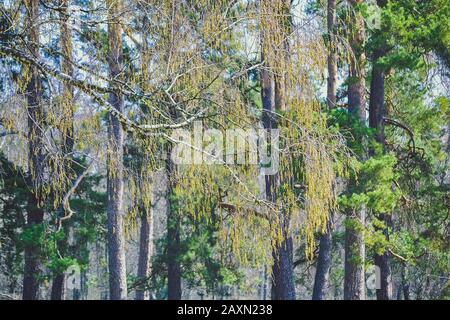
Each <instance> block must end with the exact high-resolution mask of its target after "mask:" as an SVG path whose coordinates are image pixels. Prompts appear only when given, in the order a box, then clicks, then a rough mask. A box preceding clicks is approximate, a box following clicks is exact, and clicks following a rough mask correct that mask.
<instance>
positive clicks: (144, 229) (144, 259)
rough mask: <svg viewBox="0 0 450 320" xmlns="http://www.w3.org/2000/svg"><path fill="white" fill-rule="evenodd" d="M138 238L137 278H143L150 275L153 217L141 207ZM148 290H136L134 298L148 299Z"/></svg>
mask: <svg viewBox="0 0 450 320" xmlns="http://www.w3.org/2000/svg"><path fill="white" fill-rule="evenodd" d="M143 212H144V213H143V214H142V217H141V228H140V239H139V262H138V274H137V275H138V279H141V280H145V279H147V278H148V277H149V275H150V267H151V264H150V259H151V256H152V252H153V217H152V216H151V214H147V212H146V210H145V209H143ZM149 298H150V295H149V292H148V290H145V289H142V288H139V289H138V290H136V300H148V299H149Z"/></svg>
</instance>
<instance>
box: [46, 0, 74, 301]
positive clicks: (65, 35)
mask: <svg viewBox="0 0 450 320" xmlns="http://www.w3.org/2000/svg"><path fill="white" fill-rule="evenodd" d="M59 19H60V22H59V26H60V44H61V52H62V54H63V57H62V59H61V71H62V72H63V73H64V74H67V75H69V76H73V66H72V64H71V63H70V61H69V59H70V58H71V57H72V36H71V32H70V28H69V25H68V20H69V16H68V0H61V5H60V11H59ZM63 86H64V87H63V93H62V95H63V96H62V99H61V101H62V103H61V105H62V108H61V114H62V116H63V120H62V122H61V129H60V131H61V134H62V150H63V153H64V154H65V155H70V154H71V153H72V151H73V146H74V133H73V130H74V126H73V87H72V86H71V85H70V84H68V83H64V84H63ZM64 169H65V171H66V175H67V176H70V175H71V169H72V157H71V156H68V157H67V160H65V163H64ZM60 211H61V212H63V211H64V210H60ZM66 242H67V240H66V239H63V240H61V241H59V243H58V247H59V248H60V252H61V251H63V248H65V247H66V245H67V243H66ZM64 284H65V274H64V272H62V273H59V274H56V275H55V277H54V278H53V283H52V292H51V299H52V300H64Z"/></svg>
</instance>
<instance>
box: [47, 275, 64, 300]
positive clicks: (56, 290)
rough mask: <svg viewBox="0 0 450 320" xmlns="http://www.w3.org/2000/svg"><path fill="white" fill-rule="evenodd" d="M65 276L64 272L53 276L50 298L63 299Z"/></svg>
mask: <svg viewBox="0 0 450 320" xmlns="http://www.w3.org/2000/svg"><path fill="white" fill-rule="evenodd" d="M65 280H66V277H65V275H64V273H59V274H57V275H56V276H55V277H54V278H53V282H52V293H51V295H50V299H51V300H64V283H65Z"/></svg>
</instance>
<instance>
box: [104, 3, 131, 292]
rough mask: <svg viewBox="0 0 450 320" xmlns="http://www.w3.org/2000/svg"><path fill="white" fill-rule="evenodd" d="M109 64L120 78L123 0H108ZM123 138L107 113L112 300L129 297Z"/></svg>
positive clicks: (117, 104)
mask: <svg viewBox="0 0 450 320" xmlns="http://www.w3.org/2000/svg"><path fill="white" fill-rule="evenodd" d="M107 5H108V8H109V10H108V18H109V21H110V22H109V23H108V43H109V50H108V65H109V76H110V78H111V79H117V78H119V79H120V78H121V72H122V64H123V61H122V60H123V57H122V30H121V25H120V20H121V19H120V15H121V11H122V2H121V1H120V0H108V1H107ZM108 101H109V103H110V104H111V105H112V106H113V107H114V108H115V109H116V110H117V111H119V112H120V113H123V109H124V101H123V95H122V94H119V93H110V95H109V99H108ZM123 140H124V131H123V128H122V125H121V123H120V121H119V119H118V118H117V117H116V116H115V115H113V114H111V113H110V114H109V116H108V151H107V171H108V173H107V174H108V178H107V194H108V204H107V214H108V267H109V289H110V299H111V300H126V299H127V282H126V265H125V239H124V234H123V215H124V212H123Z"/></svg>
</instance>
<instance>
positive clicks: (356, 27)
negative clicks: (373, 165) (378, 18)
mask: <svg viewBox="0 0 450 320" xmlns="http://www.w3.org/2000/svg"><path fill="white" fill-rule="evenodd" d="M361 2H362V0H351V1H350V3H351V5H352V6H353V7H354V9H355V10H354V11H355V12H354V13H353V14H352V21H351V25H350V27H351V31H350V33H351V34H350V45H351V47H352V53H353V57H352V59H351V61H350V68H349V69H350V70H349V71H350V75H349V80H348V107H349V112H350V114H353V115H354V116H355V117H356V118H357V119H358V120H359V121H360V122H361V123H362V124H363V125H365V123H366V98H365V72H364V66H365V54H364V41H365V30H364V20H363V17H362V15H361V14H360V13H359V12H358V9H357V6H358V5H359V4H360V3H361ZM362 143H364V141H363V142H362ZM361 157H362V158H363V159H364V158H365V157H366V155H362V156H361ZM351 183H352V182H351ZM365 218H366V209H365V207H364V206H363V207H362V208H358V209H356V210H354V211H353V212H351V214H349V215H348V217H347V221H346V231H345V232H346V236H345V276H344V299H345V300H364V299H365V276H364V262H365V244H364V235H363V229H364V226H365Z"/></svg>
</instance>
